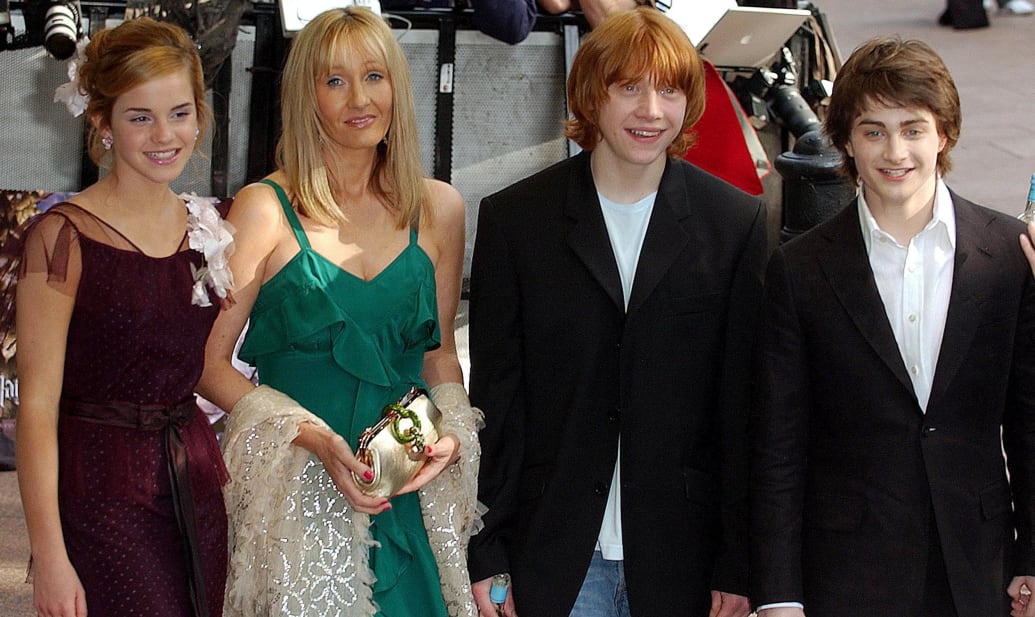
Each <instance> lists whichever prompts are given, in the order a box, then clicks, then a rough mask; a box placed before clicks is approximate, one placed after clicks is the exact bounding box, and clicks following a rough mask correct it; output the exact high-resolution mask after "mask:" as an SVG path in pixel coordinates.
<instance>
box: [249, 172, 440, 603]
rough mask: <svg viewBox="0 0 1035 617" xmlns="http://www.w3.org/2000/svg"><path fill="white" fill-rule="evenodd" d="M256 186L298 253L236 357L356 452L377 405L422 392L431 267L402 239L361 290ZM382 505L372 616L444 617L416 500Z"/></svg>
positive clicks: (412, 496)
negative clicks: (284, 221)
mask: <svg viewBox="0 0 1035 617" xmlns="http://www.w3.org/2000/svg"><path fill="white" fill-rule="evenodd" d="M263 182H265V183H266V184H269V185H270V186H272V187H273V188H274V189H275V190H276V192H277V196H278V197H279V198H280V202H281V206H282V207H283V208H284V214H285V215H286V216H287V218H288V221H289V222H290V223H291V228H292V229H293V230H294V233H295V237H296V239H297V240H298V244H299V246H300V247H301V250H300V251H299V252H298V254H297V255H295V256H294V257H293V258H292V259H291V260H290V261H289V262H288V263H287V264H285V266H284V267H283V268H282V269H281V270H280V271H279V272H277V274H275V275H274V276H273V278H271V279H270V280H269V281H267V282H266V283H265V284H264V285H263V286H262V288H261V289H260V290H259V294H258V297H257V298H256V300H255V306H254V307H253V308H252V313H251V321H250V325H249V327H248V333H247V334H246V336H245V340H244V343H243V344H242V346H241V351H240V354H239V355H240V357H241V358H242V359H243V360H245V361H246V362H248V363H250V364H252V365H253V366H255V367H256V368H257V369H258V374H259V380H260V381H261V382H262V383H263V384H266V385H268V386H270V387H272V388H274V389H277V390H280V391H281V392H284V393H285V394H287V395H288V396H290V397H292V398H294V399H295V400H296V401H298V402H299V403H300V404H301V405H302V406H304V407H305V408H307V409H308V410H309V411H311V412H313V413H314V414H316V415H317V416H319V417H320V418H322V419H323V420H324V421H325V422H327V424H329V425H330V427H331V428H332V429H334V430H335V431H336V432H337V433H339V434H340V435H342V436H343V437H345V439H346V440H347V441H348V443H349V445H350V446H351V447H352V448H353V449H355V447H356V443H357V440H358V438H359V434H360V433H361V432H362V431H363V429H365V428H366V427H368V426H370V425H372V424H374V423H375V422H377V420H378V419H379V418H380V415H381V410H382V408H383V407H384V406H385V405H386V404H388V403H391V402H394V401H395V400H397V399H398V398H399V397H400V396H402V395H403V394H405V393H406V391H407V390H409V388H410V387H411V386H412V385H419V386H422V387H426V384H424V382H423V380H421V378H420V373H421V369H422V367H423V364H424V353H425V352H426V351H428V350H430V349H434V348H436V347H438V345H439V340H440V333H439V329H438V313H437V303H436V297H435V269H434V266H433V264H432V263H431V260H430V259H429V258H428V256H427V254H426V253H425V252H424V250H423V249H421V248H420V247H419V246H418V245H417V232H416V230H411V231H410V243H409V245H408V246H407V247H406V248H405V249H404V250H403V252H402V253H400V254H399V256H398V257H396V259H395V261H393V262H392V263H390V264H389V265H388V266H387V267H385V269H384V270H382V271H381V273H380V274H378V275H377V276H376V277H374V278H373V279H371V280H369V281H366V280H363V279H361V278H358V277H356V276H354V275H352V274H350V273H348V272H346V271H345V270H343V269H341V268H340V267H339V266H338V265H337V264H335V263H333V262H331V261H328V260H327V259H326V258H324V257H323V256H321V255H320V254H319V253H317V252H316V251H314V250H313V249H312V247H311V246H310V245H309V239H308V238H307V237H306V235H305V231H304V230H303V229H302V225H301V223H300V222H299V220H298V217H297V216H296V214H295V212H294V210H293V209H292V208H291V205H290V203H289V202H288V200H287V196H286V195H285V194H284V191H283V189H282V188H281V187H280V186H278V185H277V184H276V183H274V182H271V181H268V180H263ZM391 502H392V509H391V510H388V511H386V512H384V513H382V514H378V515H376V516H372V517H371V519H370V520H371V525H370V532H371V535H372V537H373V539H374V540H375V541H377V542H379V543H380V547H375V548H372V549H371V553H370V565H371V568H372V569H373V572H374V575H375V576H376V577H377V581H376V583H375V584H374V587H373V593H374V601H375V602H377V604H378V607H379V608H380V611H379V612H378V615H384V616H386V617H389V616H390V617H397V616H404V615H431V616H437V615H441V616H443V617H444V616H445V615H446V609H445V603H444V601H443V599H442V591H441V588H440V586H439V579H438V569H437V567H436V565H435V559H434V557H433V555H432V553H431V548H430V546H429V544H428V537H427V533H426V531H425V529H424V523H423V519H422V518H421V510H420V503H419V501H418V497H417V493H416V492H413V493H407V494H405V495H399V496H397V497H393V498H392V500H391Z"/></svg>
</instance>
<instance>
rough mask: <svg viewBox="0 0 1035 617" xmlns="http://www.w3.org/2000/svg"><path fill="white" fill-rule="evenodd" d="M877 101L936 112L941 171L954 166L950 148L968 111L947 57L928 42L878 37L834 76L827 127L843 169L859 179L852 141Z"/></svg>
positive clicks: (849, 175) (883, 103)
mask: <svg viewBox="0 0 1035 617" xmlns="http://www.w3.org/2000/svg"><path fill="white" fill-rule="evenodd" d="M873 105H887V106H895V107H906V108H914V109H925V110H927V111H929V112H930V113H931V115H932V116H934V120H935V125H936V128H937V129H938V134H939V135H940V136H942V137H944V138H945V147H944V148H942V151H941V152H940V153H939V154H938V173H939V174H941V175H943V176H944V175H945V174H946V173H948V172H949V170H950V169H952V160H951V158H950V157H949V151H950V150H952V148H953V146H955V145H956V142H958V141H959V138H960V125H961V124H962V122H963V115H962V113H961V111H960V97H959V92H957V90H956V84H955V82H953V80H952V75H950V74H949V69H948V68H946V66H945V63H944V62H942V59H941V58H940V57H939V56H938V54H936V53H935V52H934V50H933V49H931V47H930V46H929V45H927V44H926V43H924V42H922V41H916V40H908V41H903V40H902V39H900V38H897V37H894V38H875V39H871V40H869V41H867V42H866V43H863V44H862V45H860V46H859V47H858V48H857V49H856V50H855V51H854V52H852V55H851V56H850V57H849V58H848V60H847V61H846V62H845V63H844V66H842V67H841V69H840V71H839V72H838V74H837V79H836V81H835V82H834V93H833V95H832V96H831V97H830V107H829V109H828V112H827V117H826V121H825V123H824V128H825V129H826V134H827V136H828V137H829V138H830V142H831V143H832V144H833V145H834V147H835V148H837V150H838V151H839V152H840V153H841V158H842V163H841V171H842V173H843V174H844V175H845V176H846V177H848V178H849V179H850V180H851V181H852V182H853V183H854V182H858V180H859V171H858V170H857V169H856V167H855V160H854V159H853V158H852V157H850V156H848V152H847V151H846V144H847V143H848V140H849V138H850V137H851V135H852V127H853V125H854V123H855V121H856V120H857V119H858V117H859V115H860V114H862V113H863V112H864V111H865V110H866V109H867V108H869V107H872V106H873Z"/></svg>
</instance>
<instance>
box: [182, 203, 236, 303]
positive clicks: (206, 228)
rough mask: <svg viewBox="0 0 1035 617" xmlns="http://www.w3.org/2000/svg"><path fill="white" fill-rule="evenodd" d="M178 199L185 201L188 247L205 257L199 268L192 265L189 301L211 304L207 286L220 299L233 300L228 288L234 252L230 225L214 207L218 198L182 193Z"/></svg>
mask: <svg viewBox="0 0 1035 617" xmlns="http://www.w3.org/2000/svg"><path fill="white" fill-rule="evenodd" d="M180 199H182V200H183V201H184V202H186V204H187V240H188V242H189V243H190V248H192V249H194V250H195V251H197V252H199V253H201V254H202V256H203V257H204V258H205V259H204V264H203V265H202V266H201V267H200V268H194V267H193V266H191V270H192V273H193V274H194V288H193V290H192V291H191V303H192V304H196V305H198V306H212V301H211V299H210V296H209V293H208V290H207V289H206V286H207V287H210V288H212V291H214V292H215V293H216V296H217V297H218V298H219V299H220V300H221V301H224V300H225V301H227V302H229V303H230V304H233V296H232V295H231V293H230V292H231V290H232V289H233V286H234V275H233V273H232V272H231V271H230V267H229V263H228V260H229V258H230V255H232V254H233V252H234V238H233V233H234V228H233V225H231V224H230V223H227V222H226V221H224V220H223V217H221V216H220V215H219V211H218V210H216V203H218V202H219V200H218V199H216V198H214V197H199V196H197V195H195V194H194V193H182V194H180Z"/></svg>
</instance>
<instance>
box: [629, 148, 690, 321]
mask: <svg viewBox="0 0 1035 617" xmlns="http://www.w3.org/2000/svg"><path fill="white" fill-rule="evenodd" d="M678 171H679V169H678V167H676V166H675V165H673V164H672V161H671V160H669V159H666V163H665V172H664V174H662V176H661V184H660V185H659V186H658V195H657V197H656V198H655V200H654V211H653V212H652V213H651V217H650V222H648V223H647V234H646V236H645V237H644V238H643V248H642V249H641V250H640V260H639V263H638V264H637V266H636V278H635V280H634V281H633V287H632V293H631V294H630V296H629V310H628V313H629V314H630V315H632V314H633V313H635V312H636V310H637V309H639V308H640V306H642V305H643V303H644V301H646V300H647V298H649V297H650V295H651V294H652V293H653V292H654V289H655V288H657V286H658V283H660V282H661V279H663V278H664V277H665V274H666V273H667V272H668V270H669V268H671V267H672V264H673V263H674V262H675V261H676V259H677V258H678V257H679V255H680V254H681V253H682V252H683V250H684V249H685V248H686V244H687V242H689V238H688V236H687V234H686V232H684V231H683V227H682V225H681V224H680V221H682V219H684V218H686V217H688V216H690V196H689V191H688V190H687V186H686V182H685V180H684V178H685V176H684V175H683V174H680V173H678Z"/></svg>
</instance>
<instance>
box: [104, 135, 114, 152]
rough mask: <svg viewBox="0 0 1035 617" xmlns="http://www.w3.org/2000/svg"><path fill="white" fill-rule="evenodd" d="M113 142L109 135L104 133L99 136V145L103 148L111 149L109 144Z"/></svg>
mask: <svg viewBox="0 0 1035 617" xmlns="http://www.w3.org/2000/svg"><path fill="white" fill-rule="evenodd" d="M113 143H114V142H113V141H112V139H111V135H108V134H105V135H104V137H101V145H103V146H104V149H105V150H111V145H112V144H113Z"/></svg>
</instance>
